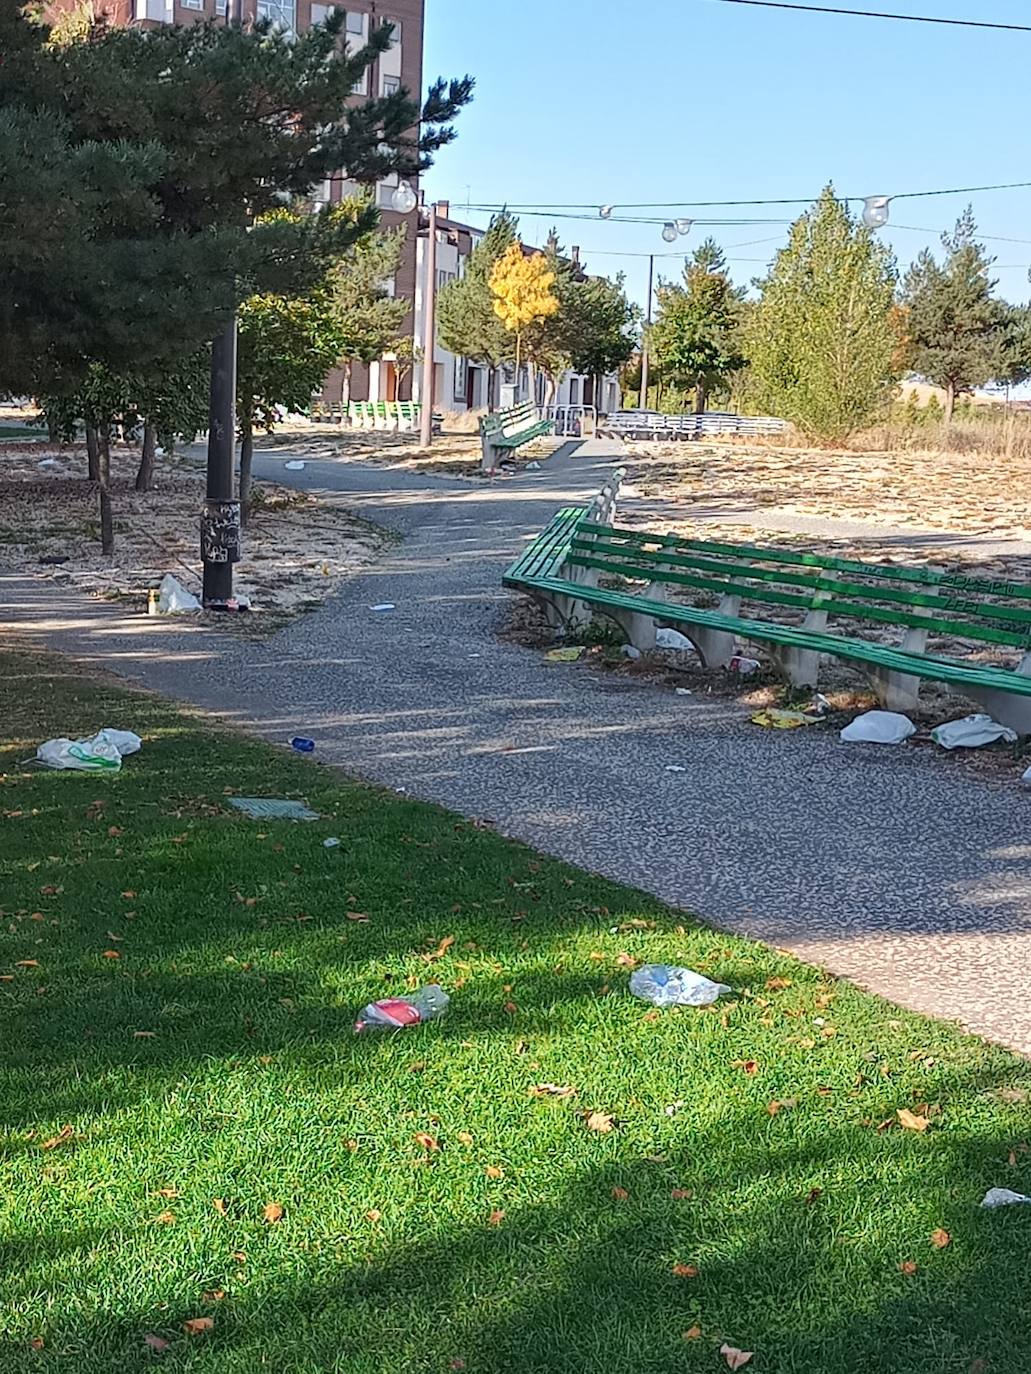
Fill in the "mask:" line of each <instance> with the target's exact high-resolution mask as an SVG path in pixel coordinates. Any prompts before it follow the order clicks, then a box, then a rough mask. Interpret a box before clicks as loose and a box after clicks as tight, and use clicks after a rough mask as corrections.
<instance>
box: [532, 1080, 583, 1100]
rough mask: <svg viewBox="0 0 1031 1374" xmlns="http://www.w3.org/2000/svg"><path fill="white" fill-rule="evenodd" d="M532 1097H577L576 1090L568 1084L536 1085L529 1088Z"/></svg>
mask: <svg viewBox="0 0 1031 1374" xmlns="http://www.w3.org/2000/svg"><path fill="white" fill-rule="evenodd" d="M527 1091H528V1092H529V1094H530V1096H531V1097H575V1096H576V1089H575V1088H574V1087H571V1086H570V1085H569V1084H568V1083H566V1084H560V1083H535V1084H534V1085H533V1087H532V1088H528V1089H527Z"/></svg>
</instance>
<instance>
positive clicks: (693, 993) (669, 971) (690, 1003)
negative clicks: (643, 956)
mask: <svg viewBox="0 0 1031 1374" xmlns="http://www.w3.org/2000/svg"><path fill="white" fill-rule="evenodd" d="M630 991H631V992H632V993H633V994H634V996H635V997H641V998H643V999H644V1001H646V1002H651V1003H652V1005H653V1006H656V1007H707V1006H709V1005H710V1004H711V1003H713V1002H715V1001H716V999H717V998H718V997H719V996H720V995H721V994H722V993H724V992H730V991H731V989H730V988H728V987H727V985H726V983H714V982H712V980H711V979H709V978H703V977H702V975H701V974H700V973H695V972H694V970H693V969H689V968H677V967H675V966H674V965H672V964H643V965H642V966H641V967H640V968H639V969H637V970H635V972H634V973H632V974H631V975H630Z"/></svg>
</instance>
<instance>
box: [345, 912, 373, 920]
mask: <svg viewBox="0 0 1031 1374" xmlns="http://www.w3.org/2000/svg"><path fill="white" fill-rule="evenodd" d="M347 919H348V920H349V921H367V920H368V919H369V916H368V912H365V911H349V912H348V913H347Z"/></svg>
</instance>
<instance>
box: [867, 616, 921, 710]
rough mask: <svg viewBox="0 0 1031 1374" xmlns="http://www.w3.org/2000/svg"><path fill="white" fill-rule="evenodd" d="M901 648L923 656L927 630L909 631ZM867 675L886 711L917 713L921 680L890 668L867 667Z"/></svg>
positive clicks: (910, 674) (870, 665)
mask: <svg viewBox="0 0 1031 1374" xmlns="http://www.w3.org/2000/svg"><path fill="white" fill-rule="evenodd" d="M901 647H902V648H903V649H905V650H907V651H908V652H909V653H911V654H922V653H923V652H924V650H925V649H926V648H927V631H926V630H917V629H913V630H907V631H906V633H905V635H904V637H903V640H902V645H901ZM866 675H867V677H868V678H869V680H870V683H871V685H872V686H873V689H874V691H875V692H876V693H877V700H878V702H879V703H880V704H881V706H883V708H884V709H885V710H886V711H901V712H902V713H903V714H905V713H906V712H907V711H915V710H916V709H917V707H918V706H919V704H920V679H919V678H918V677H915V676H914V675H913V674H912V673H897V672H894V671H892V670H891V669H889V668H878V667H876V666H875V665H873V664H868V665H867V667H866Z"/></svg>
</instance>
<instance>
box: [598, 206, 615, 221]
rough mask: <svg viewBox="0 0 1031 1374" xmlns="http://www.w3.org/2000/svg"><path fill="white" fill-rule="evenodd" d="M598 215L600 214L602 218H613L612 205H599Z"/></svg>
mask: <svg viewBox="0 0 1031 1374" xmlns="http://www.w3.org/2000/svg"><path fill="white" fill-rule="evenodd" d="M598 216H599V218H600V219H611V218H612V206H611V205H599V206H598Z"/></svg>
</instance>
